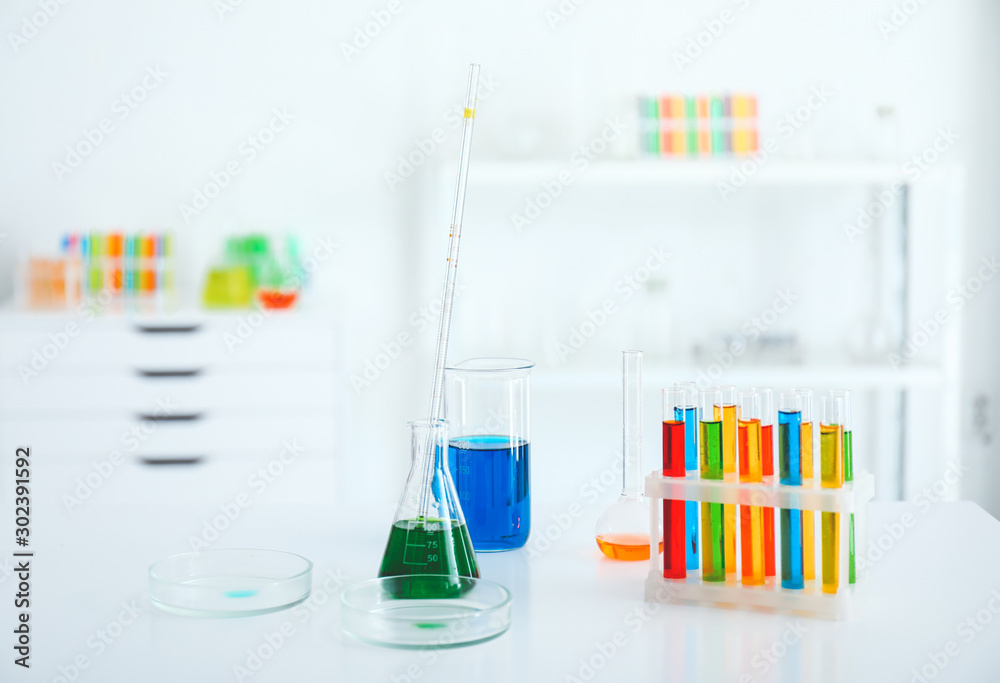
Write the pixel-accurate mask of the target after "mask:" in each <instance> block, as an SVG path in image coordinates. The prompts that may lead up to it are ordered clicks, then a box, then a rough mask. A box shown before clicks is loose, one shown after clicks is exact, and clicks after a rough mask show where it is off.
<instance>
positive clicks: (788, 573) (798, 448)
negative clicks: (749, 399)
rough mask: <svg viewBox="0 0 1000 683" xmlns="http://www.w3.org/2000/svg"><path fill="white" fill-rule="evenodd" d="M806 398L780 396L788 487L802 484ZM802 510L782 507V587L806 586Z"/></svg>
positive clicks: (781, 466) (781, 459)
mask: <svg viewBox="0 0 1000 683" xmlns="http://www.w3.org/2000/svg"><path fill="white" fill-rule="evenodd" d="M801 425H802V399H801V398H800V397H799V396H798V395H796V394H792V393H783V394H781V395H780V396H779V397H778V470H779V472H778V475H779V478H780V480H781V483H782V484H784V485H785V486H801V485H802V459H801V458H802V444H801V441H800V439H801V434H802V430H801ZM804 586H805V583H804V580H803V576H802V512H801V511H799V510H789V509H785V508H782V509H781V587H782V588H796V589H797V588H803V587H804Z"/></svg>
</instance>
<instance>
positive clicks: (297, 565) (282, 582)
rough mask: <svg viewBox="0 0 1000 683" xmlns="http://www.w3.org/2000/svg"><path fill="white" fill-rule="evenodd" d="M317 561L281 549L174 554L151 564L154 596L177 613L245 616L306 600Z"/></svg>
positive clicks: (162, 606)
mask: <svg viewBox="0 0 1000 683" xmlns="http://www.w3.org/2000/svg"><path fill="white" fill-rule="evenodd" d="M312 567H313V565H312V562H310V561H309V560H308V559H306V558H305V557H302V556H301V555H296V554H294V553H286V552H282V551H279V550H256V549H253V548H225V549H218V550H205V551H202V552H195V553H184V554H181V555H174V556H173V557H168V558H166V559H164V560H160V561H158V562H154V563H153V564H151V565H150V567H149V597H150V599H151V601H152V603H153V604H154V605H156V606H157V607H159V608H160V609H162V610H165V611H167V612H171V613H173V614H180V615H183V616H192V617H243V616H253V615H256V614H267V613H268V612H276V611H278V610H282V609H285V608H288V607H291V606H293V605H297V604H298V603H300V602H302V601H303V600H305V599H306V598H307V597H309V593H310V591H311V590H312Z"/></svg>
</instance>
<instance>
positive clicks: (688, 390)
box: [674, 382, 698, 570]
mask: <svg viewBox="0 0 1000 683" xmlns="http://www.w3.org/2000/svg"><path fill="white" fill-rule="evenodd" d="M676 387H677V388H678V389H680V390H681V391H682V392H684V393H683V400H684V404H683V407H678V408H676V409H675V414H674V419H675V420H679V419H683V420H684V469H685V470H687V471H688V472H696V473H697V471H698V385H697V384H695V383H694V382H678V383H677V385H676ZM681 413H683V417H681ZM684 524H685V526H686V527H687V541H686V543H685V545H686V546H687V568H688V569H691V570H694V569H697V568H698V503H697V501H693V500H689V501H688V502H687V505H686V507H685V508H684Z"/></svg>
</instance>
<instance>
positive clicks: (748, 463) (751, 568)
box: [738, 390, 764, 586]
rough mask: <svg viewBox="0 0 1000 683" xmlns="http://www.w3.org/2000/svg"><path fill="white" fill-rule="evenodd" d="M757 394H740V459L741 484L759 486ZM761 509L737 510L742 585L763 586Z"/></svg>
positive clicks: (760, 477)
mask: <svg viewBox="0 0 1000 683" xmlns="http://www.w3.org/2000/svg"><path fill="white" fill-rule="evenodd" d="M760 416H761V412H760V394H758V393H757V392H756V391H753V390H750V391H744V392H741V393H740V400H739V415H738V419H739V426H738V433H739V439H738V441H739V458H740V481H741V482H746V483H750V484H759V483H761V482H762V481H763V469H762V466H761V459H760V434H761V429H760ZM763 512H764V511H763V508H761V507H759V506H753V505H741V506H740V545H741V548H742V551H743V556H742V557H743V563H742V567H743V572H742V574H743V584H744V585H746V586H762V585H763V584H764V529H763V527H764V515H763Z"/></svg>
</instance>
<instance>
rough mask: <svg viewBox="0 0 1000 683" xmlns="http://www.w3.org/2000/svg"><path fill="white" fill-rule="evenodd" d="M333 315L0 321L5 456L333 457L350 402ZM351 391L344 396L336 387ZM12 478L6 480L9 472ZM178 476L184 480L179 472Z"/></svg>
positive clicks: (167, 461) (76, 465)
mask: <svg viewBox="0 0 1000 683" xmlns="http://www.w3.org/2000/svg"><path fill="white" fill-rule="evenodd" d="M338 348H339V339H338V336H337V328H336V325H335V322H334V318H333V316H332V315H331V314H319V313H310V312H305V311H293V312H274V313H272V314H271V315H268V316H263V315H261V314H260V313H258V312H253V313H247V312H233V313H226V314H204V313H197V314H193V315H191V316H187V317H183V318H181V317H177V316H174V317H171V318H166V317H164V318H142V319H139V318H135V317H130V316H127V315H123V314H103V315H99V316H96V317H93V318H87V317H86V316H84V315H80V314H78V313H76V312H65V313H61V314H55V313H22V312H16V311H5V312H2V313H0V448H2V452H4V453H9V452H12V450H13V449H14V448H15V447H16V446H19V445H29V446H31V447H32V449H33V455H34V457H35V458H36V461H39V462H40V461H44V462H46V463H52V464H56V465H63V466H65V467H66V468H67V471H69V472H73V471H77V470H80V468H86V467H88V466H89V465H90V464H91V463H94V462H100V461H101V460H103V459H107V458H109V457H111V455H112V454H114V453H115V452H118V453H120V454H121V455H122V462H123V466H130V467H131V466H141V467H150V466H153V465H157V464H162V465H177V466H180V465H194V466H195V467H191V470H192V472H196V471H197V470H198V467H197V466H205V465H212V464H213V463H218V462H240V461H247V462H248V463H252V462H258V461H261V460H266V459H267V458H268V457H269V456H276V455H277V454H279V453H280V452H281V450H282V448H283V443H285V442H292V441H294V442H295V443H297V444H299V445H300V446H301V447H302V448H304V455H306V456H307V457H326V458H329V457H332V456H333V454H334V453H335V450H336V444H337V438H338V437H337V415H338V413H339V412H340V407H341V406H342V404H343V402H342V399H341V397H340V395H339V394H338V392H342V391H343V387H344V386H346V385H345V384H343V382H342V380H341V379H340V378H341V376H342V375H341V373H340V371H339V369H338V368H339V367H341V366H342V362H341V361H340V352H339V351H338ZM338 386H339V388H338ZM3 476H4V477H6V476H7V473H4V475H3ZM172 476H173V475H172Z"/></svg>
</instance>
